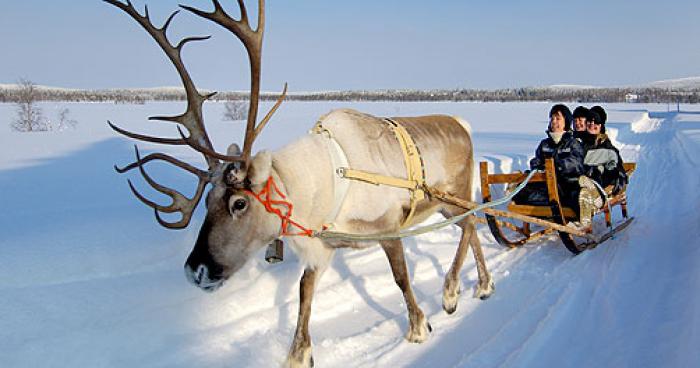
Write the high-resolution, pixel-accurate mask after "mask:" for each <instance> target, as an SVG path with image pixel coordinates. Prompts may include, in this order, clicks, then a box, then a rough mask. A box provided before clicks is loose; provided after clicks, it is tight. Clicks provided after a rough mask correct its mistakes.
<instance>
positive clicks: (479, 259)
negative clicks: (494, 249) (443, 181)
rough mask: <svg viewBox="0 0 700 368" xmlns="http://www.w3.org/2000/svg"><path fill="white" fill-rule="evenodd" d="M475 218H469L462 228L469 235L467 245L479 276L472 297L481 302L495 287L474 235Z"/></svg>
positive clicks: (479, 243)
mask: <svg viewBox="0 0 700 368" xmlns="http://www.w3.org/2000/svg"><path fill="white" fill-rule="evenodd" d="M475 222H476V217H475V216H469V218H468V221H467V222H466V224H465V226H464V232H465V233H468V234H469V237H470V239H469V244H470V245H471V247H472V252H474V262H475V263H476V271H477V272H478V274H479V285H478V286H477V288H476V291H474V297H475V298H479V299H481V300H485V299H488V297H490V296H491V294H493V292H494V290H495V286H494V284H493V279H492V278H491V274H490V273H489V271H488V270H487V269H486V261H485V260H484V253H483V252H482V250H481V242H480V241H479V237H478V236H477V234H476V225H475Z"/></svg>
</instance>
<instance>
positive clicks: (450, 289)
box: [442, 281, 461, 314]
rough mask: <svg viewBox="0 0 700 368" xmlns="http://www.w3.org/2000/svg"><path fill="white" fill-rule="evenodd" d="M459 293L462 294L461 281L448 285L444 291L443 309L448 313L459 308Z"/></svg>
mask: <svg viewBox="0 0 700 368" xmlns="http://www.w3.org/2000/svg"><path fill="white" fill-rule="evenodd" d="M459 294H461V286H460V282H459V281H457V283H456V285H453V286H448V285H447V284H446V285H445V288H444V290H443V292H442V309H443V310H444V311H445V312H447V314H452V313H454V312H455V311H456V310H457V302H458V301H459Z"/></svg>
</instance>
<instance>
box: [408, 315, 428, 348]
mask: <svg viewBox="0 0 700 368" xmlns="http://www.w3.org/2000/svg"><path fill="white" fill-rule="evenodd" d="M432 331H433V326H431V325H430V323H428V321H427V320H426V319H425V317H421V322H420V323H418V326H416V327H412V328H411V329H410V330H409V331H408V333H407V334H406V340H408V342H412V343H416V344H420V343H422V342H424V341H425V340H427V339H428V334H429V333H431V332H432Z"/></svg>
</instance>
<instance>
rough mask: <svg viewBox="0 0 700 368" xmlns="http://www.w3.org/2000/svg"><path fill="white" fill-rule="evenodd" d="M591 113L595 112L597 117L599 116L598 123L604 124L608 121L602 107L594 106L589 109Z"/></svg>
mask: <svg viewBox="0 0 700 368" xmlns="http://www.w3.org/2000/svg"><path fill="white" fill-rule="evenodd" d="M591 111H595V112H596V114H598V116H600V119H601V120H600V123H601V124H605V122H606V121H608V114H607V113H606V112H605V109H603V108H602V107H600V106H598V105H596V106H593V107H591Z"/></svg>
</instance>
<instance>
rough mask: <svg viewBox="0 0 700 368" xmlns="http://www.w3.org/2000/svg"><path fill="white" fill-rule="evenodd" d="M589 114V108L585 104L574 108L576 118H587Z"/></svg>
mask: <svg viewBox="0 0 700 368" xmlns="http://www.w3.org/2000/svg"><path fill="white" fill-rule="evenodd" d="M587 116H588V109H587V108H586V107H584V106H579V107H577V108H575V109H574V119H576V118H586V117H587Z"/></svg>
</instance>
